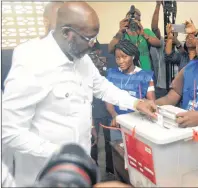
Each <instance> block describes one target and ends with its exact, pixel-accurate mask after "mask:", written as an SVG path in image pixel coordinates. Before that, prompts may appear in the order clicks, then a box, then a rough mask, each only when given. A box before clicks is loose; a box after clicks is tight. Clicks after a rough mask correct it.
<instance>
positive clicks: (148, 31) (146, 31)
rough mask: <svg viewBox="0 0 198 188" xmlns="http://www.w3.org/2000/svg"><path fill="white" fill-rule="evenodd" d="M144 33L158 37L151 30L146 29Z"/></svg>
mask: <svg viewBox="0 0 198 188" xmlns="http://www.w3.org/2000/svg"><path fill="white" fill-rule="evenodd" d="M144 33H145V34H147V35H149V36H151V37H156V35H155V33H153V31H151V30H150V29H144Z"/></svg>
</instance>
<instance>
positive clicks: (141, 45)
mask: <svg viewBox="0 0 198 188" xmlns="http://www.w3.org/2000/svg"><path fill="white" fill-rule="evenodd" d="M135 24H136V25H137V30H134V27H133V26H134V25H135ZM123 38H124V39H128V40H130V41H131V42H132V43H133V44H135V45H136V46H137V47H138V50H139V51H140V63H141V68H142V69H143V70H151V67H152V66H151V59H150V52H149V47H150V46H154V47H160V40H159V39H158V38H157V37H156V36H155V34H154V33H153V32H152V31H151V30H150V29H147V28H146V29H144V28H143V26H142V24H141V13H140V11H139V10H138V9H135V11H134V13H133V12H132V11H131V10H130V11H129V12H128V13H127V15H126V17H125V18H124V19H123V20H122V21H121V22H120V29H119V31H118V32H117V33H116V35H115V36H114V37H113V39H112V41H111V42H110V44H109V46H108V49H109V52H110V53H113V52H114V49H115V45H116V44H117V43H118V42H119V41H120V40H121V39H123Z"/></svg>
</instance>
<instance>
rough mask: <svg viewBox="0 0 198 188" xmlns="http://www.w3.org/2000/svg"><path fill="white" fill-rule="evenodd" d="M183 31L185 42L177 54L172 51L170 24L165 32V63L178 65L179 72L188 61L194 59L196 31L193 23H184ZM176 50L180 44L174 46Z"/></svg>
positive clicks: (171, 29)
mask: <svg viewBox="0 0 198 188" xmlns="http://www.w3.org/2000/svg"><path fill="white" fill-rule="evenodd" d="M185 30H186V34H187V36H186V41H185V43H184V49H185V50H182V51H181V50H180V51H178V52H176V51H173V49H172V48H173V47H172V46H173V39H174V36H173V28H172V25H171V24H168V25H167V26H166V32H167V37H168V38H167V41H166V48H165V53H166V61H169V62H172V64H178V65H179V70H181V69H182V68H183V67H185V66H186V65H187V64H188V62H189V61H190V60H193V59H195V58H196V56H197V55H196V45H195V42H196V39H195V36H196V35H197V30H196V28H195V25H194V23H193V22H192V20H191V21H190V22H188V21H186V23H185ZM176 48H177V49H180V48H181V44H178V45H176Z"/></svg>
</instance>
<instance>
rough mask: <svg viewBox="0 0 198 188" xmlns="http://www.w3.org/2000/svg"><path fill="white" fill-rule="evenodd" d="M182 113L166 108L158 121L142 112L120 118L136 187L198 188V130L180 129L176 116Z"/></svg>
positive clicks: (130, 173) (130, 174)
mask: <svg viewBox="0 0 198 188" xmlns="http://www.w3.org/2000/svg"><path fill="white" fill-rule="evenodd" d="M180 111H182V110H181V109H179V108H177V107H173V106H163V107H161V108H160V110H159V114H158V116H159V118H158V120H157V121H154V120H152V119H150V118H148V117H147V116H145V115H143V114H141V113H139V112H134V113H130V114H125V115H120V116H118V117H117V122H118V123H119V124H120V125H121V130H122V136H123V143H124V149H125V154H126V160H127V161H126V162H127V166H128V172H129V177H130V182H131V184H132V185H134V186H135V187H197V186H198V141H197V140H198V139H197V132H198V126H197V127H193V128H179V127H178V125H177V124H176V121H175V118H176V116H175V115H176V114H177V113H178V112H180Z"/></svg>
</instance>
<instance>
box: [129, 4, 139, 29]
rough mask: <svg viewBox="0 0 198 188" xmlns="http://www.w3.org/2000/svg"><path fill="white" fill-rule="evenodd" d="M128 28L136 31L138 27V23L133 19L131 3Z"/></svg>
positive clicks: (133, 8) (133, 9)
mask: <svg viewBox="0 0 198 188" xmlns="http://www.w3.org/2000/svg"><path fill="white" fill-rule="evenodd" d="M128 15H129V29H130V30H131V31H137V30H138V29H139V26H138V24H137V23H136V22H135V21H134V20H135V6H134V5H131V8H130V11H129V14H128Z"/></svg>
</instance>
